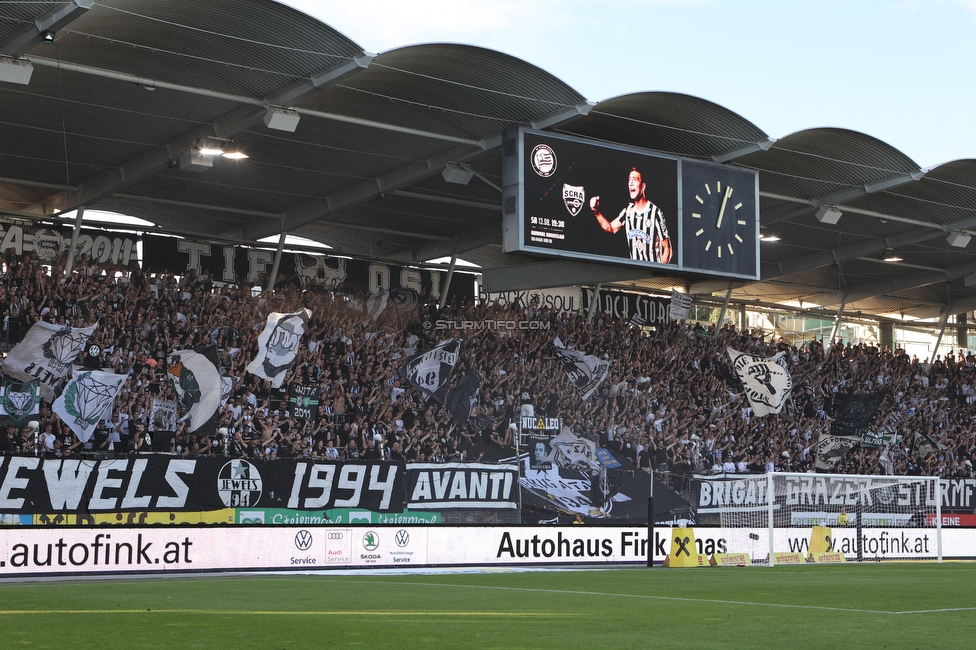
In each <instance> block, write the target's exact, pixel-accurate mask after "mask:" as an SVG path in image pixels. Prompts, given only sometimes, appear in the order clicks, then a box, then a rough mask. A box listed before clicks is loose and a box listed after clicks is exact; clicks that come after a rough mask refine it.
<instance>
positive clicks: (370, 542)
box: [363, 530, 380, 551]
mask: <svg viewBox="0 0 976 650" xmlns="http://www.w3.org/2000/svg"><path fill="white" fill-rule="evenodd" d="M379 545H380V536H379V535H377V534H376V533H375V532H374V531H372V530H371V531H369V532H368V533H366V534H365V535H363V548H364V549H366V550H367V551H375V550H376V548H377V547H378V546H379Z"/></svg>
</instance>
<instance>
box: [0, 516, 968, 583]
mask: <svg viewBox="0 0 976 650" xmlns="http://www.w3.org/2000/svg"><path fill="white" fill-rule="evenodd" d="M749 532H750V530H748V529H736V530H728V529H721V528H696V529H695V546H694V548H692V549H689V550H691V551H692V552H698V553H704V554H707V555H711V554H713V553H727V552H736V551H738V552H745V553H749V554H750V555H752V557H753V559H765V557H766V551H767V543H768V542H767V539H768V531H767V530H766V529H764V528H757V529H752V532H753V533H754V534H755V535H756V536H757V537H758V539H759V541H758V542H749V544H752V546H751V547H749V546H746V547H744V548H740V547H739V546H737V545H736V544H737V542H736V541H735V540H736V539H743V538H745V539H748V537H747V534H748V533H749ZM834 533H835V547H836V548H837V549H838V550H839V551H840V552H843V553H845V554H846V555H847V556H848V559H853V557H854V551H853V549H854V548H855V546H854V536H855V535H856V533H857V531H856V529H849V530H847V529H844V530H838V529H834ZM862 535H863V538H862V549H863V553H864V557H865V558H869V559H875V558H878V559H898V558H904V557H919V556H922V555H930V556H932V557H934V554H935V550H936V549H935V543H936V536H935V530H934V529H930V528H891V529H889V528H874V529H868V528H865V529H863V530H862ZM809 537H810V528H780V529H776V531H775V543H776V548H777V549H780V548H782V549H783V550H784V551H789V550H790V545H793V546H794V547H796V550H795V551H794V552H796V553H804V554H805V548H801V546H803V544H804V543H805V542H808V540H809ZM670 542H671V529H670V528H663V527H657V528H655V530H654V542H653V545H652V546H653V553H654V560H655V561H656V562H662V561H663V560H664V558H665V557H666V556H667V554H668V553H669V551H670ZM740 546H741V545H740ZM942 548H943V554H944V556H945V557H946V558H972V557H973V556H974V555H976V550H974V549H976V529H972V528H969V529H952V530H943V532H942ZM647 550H648V549H647V529H646V528H629V527H627V528H611V527H598V526H592V527H590V526H560V527H557V526H531V527H530V526H499V527H479V526H464V527H454V526H357V527H352V526H345V527H342V526H288V527H277V526H230V527H229V526H215V527H208V528H201V527H199V526H188V527H183V526H163V527H158V528H147V527H142V528H122V527H112V528H111V530H107V529H102V528H40V527H37V528H34V527H31V526H11V527H6V528H0V578H2V577H8V576H15V575H56V574H71V573H119V572H132V571H146V572H148V571H152V572H161V571H187V570H195V571H200V570H203V571H208V570H210V571H224V570H245V569H264V570H283V569H292V570H295V569H300V570H321V569H348V568H354V567H397V566H450V565H475V566H492V565H513V564H515V565H531V564H575V565H579V564H599V565H607V564H614V563H644V562H646V558H647Z"/></svg>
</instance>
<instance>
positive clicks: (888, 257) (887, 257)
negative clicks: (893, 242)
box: [881, 248, 902, 262]
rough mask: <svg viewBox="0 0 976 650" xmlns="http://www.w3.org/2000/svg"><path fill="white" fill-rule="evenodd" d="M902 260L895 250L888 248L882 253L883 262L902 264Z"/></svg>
mask: <svg viewBox="0 0 976 650" xmlns="http://www.w3.org/2000/svg"><path fill="white" fill-rule="evenodd" d="M901 259H902V258H900V257H898V255H897V254H896V253H895V251H894V250H892V249H891V248H886V249H885V250H884V252H883V253H881V261H882V262H900V261H901Z"/></svg>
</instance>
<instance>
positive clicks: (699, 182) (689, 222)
mask: <svg viewBox="0 0 976 650" xmlns="http://www.w3.org/2000/svg"><path fill="white" fill-rule="evenodd" d="M502 175H503V179H504V180H503V183H504V188H503V190H504V206H505V208H504V209H505V213H504V219H503V225H504V249H505V251H506V252H516V251H521V252H526V253H534V254H543V255H553V256H559V257H571V258H575V259H581V260H589V261H596V262H610V263H614V264H627V265H636V266H647V267H650V268H674V269H675V270H687V271H695V272H704V273H708V274H712V275H721V276H729V277H735V278H744V279H752V280H755V279H759V200H758V197H759V177H758V174H757V173H756V172H754V171H751V170H747V169H742V168H737V167H729V166H726V165H718V164H713V163H707V162H702V161H697V160H690V159H686V158H680V157H676V156H668V155H665V154H660V153H656V152H653V151H648V150H644V149H637V148H632V147H624V146H620V145H615V144H607V143H602V142H596V141H592V140H585V139H582V138H574V137H569V136H563V135H556V134H552V133H544V132H538V131H532V130H528V129H524V128H523V129H517V130H512V131H510V132H508V133H506V136H505V144H504V157H503V165H502Z"/></svg>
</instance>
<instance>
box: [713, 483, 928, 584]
mask: <svg viewBox="0 0 976 650" xmlns="http://www.w3.org/2000/svg"><path fill="white" fill-rule="evenodd" d="M696 480H697V481H698V482H699V486H698V491H699V510H698V517H697V518H698V525H699V526H702V525H703V524H704V525H708V524H711V525H713V526H717V527H718V528H719V530H717V531H715V530H713V531H711V533H712V534H714V535H717V536H719V538H720V539H722V540H723V542H722V544H721V546H722V547H723V548H724V549H725V552H726V553H728V554H737V555H740V556H741V554H746V555H748V556H749V558H750V560H751V563H754V564H767V563H768V564H769V565H771V566H774V565H776V564H778V563H799V562H821V561H822V562H834V561H838V562H839V561H845V562H863V561H881V560H936V561H940V562H941V561H942V508H941V506H942V498H941V496H942V491H941V484H940V480H939V478H938V477H936V476H861V475H846V474H799V473H786V472H774V473H769V474H757V475H726V476H715V477H704V476H702V477H696Z"/></svg>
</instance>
